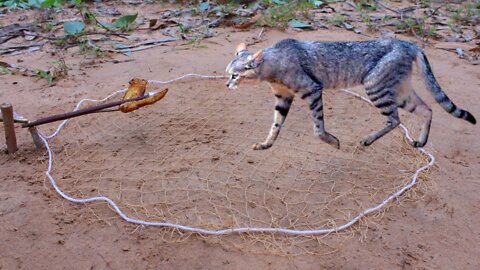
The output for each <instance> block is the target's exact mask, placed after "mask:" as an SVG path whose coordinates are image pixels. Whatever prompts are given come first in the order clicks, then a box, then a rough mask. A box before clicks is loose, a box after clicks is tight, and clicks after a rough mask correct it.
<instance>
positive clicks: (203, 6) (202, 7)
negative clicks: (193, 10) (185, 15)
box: [198, 2, 210, 11]
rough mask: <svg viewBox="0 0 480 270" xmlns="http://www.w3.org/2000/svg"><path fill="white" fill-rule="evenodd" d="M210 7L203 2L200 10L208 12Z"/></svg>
mask: <svg viewBox="0 0 480 270" xmlns="http://www.w3.org/2000/svg"><path fill="white" fill-rule="evenodd" d="M209 7H210V4H209V3H208V2H203V3H200V6H199V7H198V8H199V9H200V11H207V10H208V8H209Z"/></svg>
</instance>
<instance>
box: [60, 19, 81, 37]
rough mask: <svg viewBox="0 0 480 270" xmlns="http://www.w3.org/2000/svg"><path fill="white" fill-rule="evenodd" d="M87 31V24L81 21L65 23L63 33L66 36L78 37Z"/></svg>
mask: <svg viewBox="0 0 480 270" xmlns="http://www.w3.org/2000/svg"><path fill="white" fill-rule="evenodd" d="M84 29H85V24H84V23H83V22H81V21H72V22H64V23H63V31H64V32H65V34H66V35H71V36H76V35H78V34H79V33H81V32H82V31H83V30H84Z"/></svg>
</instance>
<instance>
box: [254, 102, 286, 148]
mask: <svg viewBox="0 0 480 270" xmlns="http://www.w3.org/2000/svg"><path fill="white" fill-rule="evenodd" d="M292 102H293V95H291V94H288V93H286V92H284V93H277V92H275V112H274V116H273V124H272V127H271V128H270V132H269V133H268V136H267V139H266V140H265V141H264V142H261V143H256V144H254V145H253V149H254V150H263V149H268V148H270V147H271V146H272V145H273V143H274V142H275V140H276V139H277V137H278V134H279V133H280V129H281V128H282V125H283V123H284V122H285V118H286V117H287V114H288V111H289V110H290V106H291V105H292Z"/></svg>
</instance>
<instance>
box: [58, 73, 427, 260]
mask: <svg viewBox="0 0 480 270" xmlns="http://www.w3.org/2000/svg"><path fill="white" fill-rule="evenodd" d="M223 83H224V82H223V81H222V80H202V81H199V80H196V79H189V80H187V81H182V82H176V83H174V84H171V85H169V88H170V92H169V94H168V95H167V96H166V97H165V99H163V100H162V101H161V102H159V103H158V104H157V105H155V106H151V107H147V108H144V109H141V110H138V111H135V112H132V113H129V114H122V113H97V114H93V115H88V116H84V117H79V118H75V119H72V120H70V122H69V123H68V124H67V125H66V127H65V129H64V130H62V131H61V133H60V134H59V136H57V137H56V138H55V139H54V140H51V141H50V147H51V148H52V150H53V152H54V153H55V156H54V167H53V170H52V176H53V178H55V179H56V182H57V185H58V186H59V188H60V189H61V190H63V192H65V193H66V194H69V195H70V196H72V197H76V198H88V197H93V196H105V197H108V198H110V199H111V200H113V201H114V202H115V203H116V204H117V205H118V206H119V208H120V209H121V210H122V211H123V212H124V213H125V214H126V215H127V216H129V217H131V218H135V219H141V220H147V221H153V222H165V221H168V222H171V223H175V224H181V225H185V226H191V227H195V228H202V229H208V230H221V229H228V228H241V227H251V228H254V227H260V228H266V227H267V228H287V229H292V230H316V229H321V228H335V227H337V226H340V225H342V224H345V223H347V222H349V221H350V220H352V218H354V217H355V216H357V215H359V214H360V213H362V212H363V211H364V210H365V209H367V208H371V207H374V206H376V205H378V204H379V203H381V202H382V201H383V200H385V199H386V198H387V197H388V196H390V195H391V194H393V193H395V192H396V191H398V190H399V189H401V188H402V187H403V186H405V185H406V184H408V183H409V182H411V177H412V175H413V174H414V173H415V171H417V169H418V168H419V167H421V166H423V165H425V164H426V163H428V157H427V156H425V155H423V154H422V153H421V152H420V151H418V150H416V149H414V148H413V147H411V146H410V145H409V144H408V143H407V142H406V139H405V136H404V134H403V133H402V132H401V130H400V129H396V130H395V131H393V132H392V133H390V134H388V135H386V136H385V137H384V138H381V139H380V140H378V141H377V142H375V143H374V144H373V145H371V146H369V147H361V146H360V144H359V141H360V140H361V138H362V137H363V136H365V135H366V134H368V133H370V132H371V131H373V130H376V129H379V128H380V127H381V126H382V125H383V121H384V118H383V117H382V116H381V115H380V114H379V113H378V111H377V109H375V108H373V107H371V106H370V105H368V104H367V103H365V102H364V101H361V100H360V99H358V98H356V97H353V96H351V95H348V94H347V93H343V92H340V91H331V92H326V93H325V95H324V104H325V105H324V108H325V121H326V124H325V125H326V129H327V130H328V131H329V132H331V133H332V134H334V135H336V136H337V137H338V138H339V139H340V142H341V149H340V150H337V149H334V148H332V147H331V146H329V145H327V144H325V143H323V142H322V141H320V140H319V139H318V138H316V137H315V136H314V135H313V128H312V122H311V120H310V113H309V111H308V106H306V104H304V102H303V101H302V100H300V99H298V100H295V101H294V104H293V107H292V109H291V111H290V114H289V115H288V117H287V120H286V122H285V126H284V128H283V129H282V131H281V133H280V136H279V138H278V139H277V141H276V143H275V145H274V146H273V147H272V148H271V149H268V150H263V151H255V150H253V149H252V145H253V144H254V143H257V142H261V141H263V140H264V139H265V137H266V135H267V134H268V130H269V128H270V126H271V123H272V117H273V107H274V100H273V97H272V96H273V95H272V94H271V93H270V92H269V90H268V86H267V85H264V84H259V85H248V86H247V85H246V86H243V87H242V88H241V89H239V90H237V91H230V90H226V88H225V87H224V85H223ZM404 118H405V117H404ZM410 118H412V117H410ZM407 119H408V118H407ZM412 119H413V118H412ZM413 120H415V119H413ZM413 120H412V123H413V124H411V125H409V127H415V126H418V125H419V124H418V122H417V121H413ZM414 134H415V130H414ZM425 176H426V173H422V174H420V178H425ZM420 183H421V184H420V186H418V185H417V187H416V189H413V192H412V191H409V192H407V193H406V194H404V195H402V196H403V198H406V197H409V196H412V194H414V196H419V195H418V193H419V190H420V191H421V189H422V187H423V188H424V187H425V185H426V184H425V181H420ZM420 193H421V192H420ZM397 201H398V199H397ZM105 205H106V203H103V202H100V203H99V202H97V203H93V204H88V206H87V207H89V208H90V209H92V211H93V212H94V213H95V215H96V217H97V218H98V219H100V220H103V221H105V222H111V221H112V220H116V219H119V217H118V215H116V213H115V212H113V211H104V210H105V209H106V206H105ZM391 205H392V204H389V205H388V206H387V207H390V206H391ZM393 205H395V204H393ZM102 209H103V210H102ZM386 209H387V208H382V210H380V211H377V212H375V214H373V215H370V216H368V217H366V218H362V219H361V220H360V222H359V223H357V224H356V225H355V226H353V227H350V228H348V229H346V230H343V231H341V232H336V233H333V234H330V235H306V236H291V235H287V234H282V233H280V234H278V233H257V232H248V233H243V234H235V233H234V234H229V235H218V236H207V235H205V234H196V236H197V237H205V239H207V240H208V241H212V242H218V243H221V244H222V245H225V246H228V247H236V248H240V249H243V250H248V251H251V252H257V251H258V252H264V251H268V252H274V253H278V254H290V255H297V254H302V253H328V252H332V251H334V250H335V249H336V248H337V247H338V246H339V245H340V244H341V243H342V242H343V241H344V240H345V239H346V238H347V237H352V236H355V235H358V232H361V231H363V230H368V228H369V227H371V226H373V225H372V224H376V223H377V222H381V220H380V219H379V217H381V216H382V213H383V211H385V210H386ZM159 233H160V234H162V235H163V236H164V239H165V240H168V241H181V240H184V239H186V238H187V237H188V236H190V234H191V233H188V232H181V230H179V229H178V228H177V229H176V228H161V229H159ZM360 235H361V234H360Z"/></svg>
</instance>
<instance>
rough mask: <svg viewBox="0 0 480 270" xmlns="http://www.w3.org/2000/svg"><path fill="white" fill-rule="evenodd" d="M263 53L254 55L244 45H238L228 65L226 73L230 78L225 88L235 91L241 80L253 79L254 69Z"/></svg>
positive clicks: (255, 74) (259, 52)
mask: <svg viewBox="0 0 480 270" xmlns="http://www.w3.org/2000/svg"><path fill="white" fill-rule="evenodd" d="M262 53H263V51H262V50H260V51H258V52H256V53H254V54H252V53H251V52H249V51H248V50H247V46H246V45H245V43H240V44H239V45H238V46H237V49H236V51H235V58H234V59H233V60H232V61H231V62H230V63H229V64H228V66H227V69H226V72H227V73H228V75H229V76H230V78H229V79H228V82H227V87H228V88H230V89H235V88H236V87H237V84H238V83H239V82H240V80H241V79H242V78H249V79H255V78H257V76H258V75H257V73H256V71H255V69H256V68H257V67H258V65H259V64H260V62H261V59H262Z"/></svg>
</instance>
